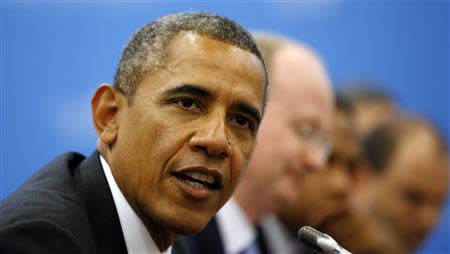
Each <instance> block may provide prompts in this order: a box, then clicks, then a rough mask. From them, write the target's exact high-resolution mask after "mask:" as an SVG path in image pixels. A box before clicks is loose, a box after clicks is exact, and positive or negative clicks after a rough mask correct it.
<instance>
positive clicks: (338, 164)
mask: <svg viewBox="0 0 450 254" xmlns="http://www.w3.org/2000/svg"><path fill="white" fill-rule="evenodd" d="M352 114H353V107H352V105H351V103H350V102H349V101H347V100H345V98H344V97H342V96H337V98H336V111H335V115H334V117H333V125H332V126H333V127H332V131H331V133H332V135H331V141H332V147H333V149H332V151H331V154H330V157H329V160H328V163H329V164H328V170H326V171H323V172H319V173H317V174H314V175H311V176H309V177H308V178H307V179H305V181H304V182H303V183H302V184H301V185H300V186H299V187H298V193H299V194H300V195H299V196H298V198H297V201H296V202H295V203H293V204H292V205H287V206H284V207H281V209H279V210H278V211H277V213H276V214H277V217H278V220H277V219H274V218H270V219H267V220H266V221H265V223H264V224H263V226H264V229H265V232H266V231H267V232H270V234H268V235H267V237H266V238H267V241H268V244H269V247H270V249H271V253H286V254H288V253H291V254H298V253H304V254H306V253H316V252H314V251H313V250H311V249H309V248H307V247H306V246H304V245H303V244H301V243H300V242H299V241H298V240H297V231H298V229H299V228H300V227H302V226H305V225H309V226H313V227H315V228H317V229H319V230H320V231H323V232H325V233H327V234H329V235H331V236H332V237H333V238H334V239H335V240H337V241H338V242H339V243H340V244H341V245H342V246H344V247H345V248H346V249H348V250H349V251H352V252H353V253H368V254H369V253H380V254H381V253H394V252H392V251H391V250H392V249H393V246H392V244H391V243H390V242H386V241H384V239H383V236H379V235H378V234H377V233H378V231H377V230H376V229H375V227H373V226H374V225H367V224H366V223H365V220H363V218H361V217H359V216H358V215H357V214H356V213H354V211H353V210H352V205H351V203H352V197H353V195H354V193H355V191H357V189H358V188H359V187H358V185H359V183H358V180H357V178H356V175H357V171H359V170H360V169H359V167H360V165H361V163H362V158H361V154H360V153H361V149H360V140H359V138H358V135H357V134H356V132H355V128H354V126H353V121H352V118H351V116H352Z"/></svg>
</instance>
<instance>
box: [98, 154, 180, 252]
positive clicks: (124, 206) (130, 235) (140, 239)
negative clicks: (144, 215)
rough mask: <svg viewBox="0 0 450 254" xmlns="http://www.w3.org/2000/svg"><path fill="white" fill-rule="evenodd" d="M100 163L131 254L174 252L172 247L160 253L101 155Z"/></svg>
mask: <svg viewBox="0 0 450 254" xmlns="http://www.w3.org/2000/svg"><path fill="white" fill-rule="evenodd" d="M100 161H101V164H102V168H103V172H104V173H105V176H106V180H107V181H108V185H109V188H110V190H111V193H112V196H113V200H114V204H115V205H116V209H117V214H118V215H119V221H120V226H121V227H122V232H123V238H124V239H125V244H126V246H127V250H128V253H129V254H144V253H145V254H149V253H152V254H153V253H164V254H169V253H171V252H172V246H170V247H169V248H168V249H167V250H166V251H164V252H161V251H159V248H158V246H156V244H155V241H153V238H152V237H151V235H150V233H149V232H148V231H147V228H146V227H145V226H144V223H142V221H141V219H140V218H139V217H138V216H137V214H136V212H134V210H133V209H132V208H131V206H130V205H129V204H128V201H127V200H126V199H125V197H124V196H123V194H122V192H121V191H120V189H119V186H117V183H116V180H115V179H114V176H113V175H112V173H111V169H110V167H109V165H108V162H106V160H105V159H104V158H103V157H102V156H101V155H100Z"/></svg>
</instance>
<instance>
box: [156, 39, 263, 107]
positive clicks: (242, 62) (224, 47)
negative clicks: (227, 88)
mask: <svg viewBox="0 0 450 254" xmlns="http://www.w3.org/2000/svg"><path fill="white" fill-rule="evenodd" d="M166 51H167V58H166V61H165V64H164V66H163V68H165V71H167V72H169V73H170V74H171V75H172V77H180V78H183V79H185V82H190V80H186V79H192V82H194V81H196V82H197V83H196V84H197V85H202V84H206V83H209V85H211V88H214V87H216V88H218V87H221V86H222V85H223V84H227V85H229V84H232V85H233V89H234V90H240V89H248V88H249V87H250V88H251V89H252V90H253V92H252V96H253V97H255V98H256V99H257V100H258V101H261V105H262V104H263V98H264V93H265V89H264V85H265V75H264V73H265V70H264V67H263V65H262V62H261V61H260V60H259V58H258V57H257V56H256V55H254V54H252V53H250V52H248V51H245V50H243V49H240V48H238V47H235V46H233V45H230V44H227V43H224V42H221V41H217V40H214V39H211V38H208V37H205V36H201V35H198V34H196V33H194V32H180V33H179V34H177V35H176V36H174V37H173V38H172V39H171V41H170V42H169V44H168V45H167V48H166ZM199 82H200V83H199ZM211 82H213V83H211ZM254 84H257V85H254Z"/></svg>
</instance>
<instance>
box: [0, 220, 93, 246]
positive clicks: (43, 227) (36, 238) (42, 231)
mask: <svg viewBox="0 0 450 254" xmlns="http://www.w3.org/2000/svg"><path fill="white" fill-rule="evenodd" d="M0 253H2V254H28V253H30V254H40V253H42V254H44V253H73V254H80V253H88V252H87V251H86V249H85V248H83V246H82V245H81V244H80V242H79V241H78V240H77V239H76V238H75V237H74V236H73V235H72V234H70V233H69V232H68V231H66V230H65V229H64V228H62V227H60V226H59V225H58V224H56V223H54V222H52V221H48V220H24V221H19V222H16V223H14V224H12V225H10V226H7V227H4V228H1V229H0Z"/></svg>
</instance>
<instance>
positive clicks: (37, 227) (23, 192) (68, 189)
mask: <svg viewBox="0 0 450 254" xmlns="http://www.w3.org/2000/svg"><path fill="white" fill-rule="evenodd" d="M0 253H74V254H75V253H76V254H80V253H127V250H126V245H125V241H124V238H123V234H122V229H121V226H120V222H119V217H118V215H117V212H116V209H115V205H114V202H113V199H112V195H111V192H110V190H109V186H108V183H107V181H106V178H105V175H104V174H103V170H102V167H101V164H100V160H99V154H98V152H95V153H93V154H92V155H91V156H90V157H89V158H85V157H84V156H83V155H81V154H77V153H66V154H64V155H62V156H60V157H58V158H56V159H55V160H53V161H51V162H50V163H49V164H47V165H46V166H45V167H44V168H43V169H41V170H40V171H39V172H38V173H37V174H36V175H34V176H33V177H32V178H31V179H29V180H28V181H27V182H26V183H25V184H24V185H23V186H22V187H20V188H19V189H18V190H17V191H16V192H15V193H13V194H12V195H11V196H9V197H8V198H7V199H5V200H4V201H3V202H1V203H0Z"/></svg>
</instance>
